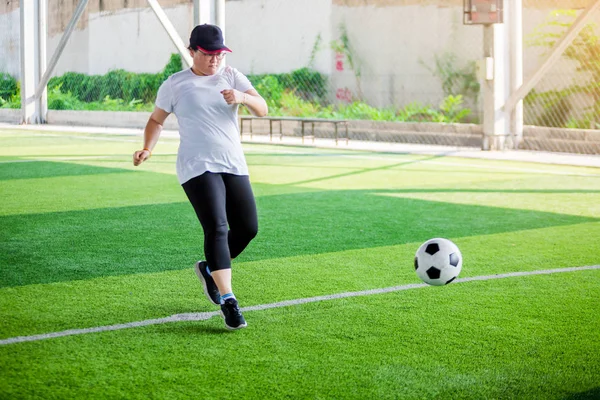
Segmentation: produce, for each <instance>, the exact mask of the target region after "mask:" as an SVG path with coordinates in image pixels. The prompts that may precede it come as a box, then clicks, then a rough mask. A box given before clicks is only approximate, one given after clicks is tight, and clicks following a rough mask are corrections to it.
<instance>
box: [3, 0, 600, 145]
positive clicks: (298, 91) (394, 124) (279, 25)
mask: <svg viewBox="0 0 600 400" xmlns="http://www.w3.org/2000/svg"><path fill="white" fill-rule="evenodd" d="M592 1H593V0H569V1H565V0H523V31H524V32H523V33H524V43H523V48H524V77H525V80H526V79H527V78H528V77H530V76H531V75H532V74H533V73H534V72H535V70H536V69H537V68H538V67H539V66H540V64H541V62H542V61H543V59H544V57H545V56H546V55H547V54H548V51H549V50H550V48H551V46H552V45H553V44H554V42H555V41H556V40H557V39H558V38H560V36H561V35H562V34H564V32H565V31H566V29H568V27H569V26H570V25H571V24H572V23H573V21H574V20H575V18H576V17H577V15H579V14H580V13H581V12H582V10H583V9H584V8H585V7H587V6H588V5H589V4H591V2H592ZM77 3H78V2H77V1H71V2H65V1H62V0H48V38H47V47H48V58H50V56H51V55H52V54H53V52H54V49H55V48H56V46H57V44H58V42H59V40H60V38H61V35H62V33H63V31H64V29H65V27H66V26H67V24H68V22H69V20H70V18H71V16H72V14H73V11H74V9H75V6H76V5H77ZM159 3H160V4H161V6H162V7H163V8H164V10H165V12H166V14H167V16H168V17H169V19H170V20H171V21H172V22H173V25H174V26H175V27H176V30H177V32H178V33H179V35H180V36H181V37H182V39H183V40H184V42H187V39H188V36H189V32H190V31H191V29H192V28H193V18H192V15H193V12H192V11H193V5H192V1H191V0H160V1H159ZM257 21H260V23H257ZM599 21H600V15H599V13H598V12H596V13H595V15H593V16H592V18H590V20H589V23H588V24H587V25H586V27H585V28H584V29H583V30H582V31H581V33H580V34H579V35H578V37H577V39H576V40H575V41H574V42H573V44H572V45H571V46H570V47H569V48H568V49H567V50H566V51H565V52H564V54H563V55H562V57H561V60H560V61H559V62H557V63H556V64H554V65H553V66H552V68H551V70H550V71H549V72H548V73H547V74H546V75H545V76H544V77H543V79H542V80H541V81H540V82H539V83H538V84H537V85H536V86H535V88H534V89H533V90H532V92H531V93H530V94H529V95H528V96H527V97H526V98H525V101H524V123H525V125H526V127H525V132H524V140H523V141H522V142H521V146H522V147H523V148H527V149H540V150H552V151H569V152H580V153H600V149H599V148H598V144H597V143H596V142H597V141H598V142H600V138H597V136H598V134H597V132H596V131H595V130H598V129H600V125H599V124H600V84H599V82H600V67H599V65H600V44H599V43H600V40H599V38H600V32H599V30H598V26H596V25H595V24H597V23H598V22H599ZM19 24H20V16H19V1H18V0H5V1H3V2H1V3H0V26H2V29H1V30H0V118H2V113H1V110H3V109H10V108H12V109H18V108H19V107H20V92H19V75H20V67H19V65H20V64H19V47H20V42H19V41H20V39H19V30H20V26H19ZM225 36H226V42H227V44H228V46H229V47H231V48H232V49H233V51H234V52H233V53H232V54H231V55H228V56H227V58H226V62H227V63H228V64H230V65H232V66H234V67H236V68H238V69H239V70H240V71H242V72H243V73H245V74H246V75H247V76H248V77H249V78H250V80H251V81H252V82H253V84H254V85H255V87H256V88H257V90H258V91H259V92H260V93H261V94H262V95H263V96H264V97H265V99H267V101H268V103H269V107H270V115H272V116H275V117H286V118H288V117H293V118H311V119H330V120H331V119H334V120H348V121H350V123H349V136H350V137H351V138H352V139H358V140H385V141H397V142H412V143H422V144H444V145H456V146H475V147H479V146H480V140H481V125H480V124H481V122H482V118H483V115H482V110H483V104H482V95H481V90H480V84H481V81H480V77H478V75H477V72H476V64H477V61H478V60H481V59H482V58H483V28H482V27H481V26H477V25H475V26H465V25H464V24H463V1H462V0H423V1H405V0H402V1H400V0H304V1H303V2H298V1H295V0H235V1H234V0H231V1H227V2H226V26H225ZM186 44H187V43H186ZM184 67H185V64H184V63H182V60H181V57H180V56H179V54H177V51H176V49H175V46H174V45H173V43H172V42H171V40H170V38H169V37H168V35H167V34H166V32H165V30H164V29H163V28H162V26H161V25H160V23H159V21H158V19H157V18H156V15H154V13H153V11H152V10H151V8H150V7H149V5H148V3H147V1H146V0H111V1H107V0H90V1H89V4H88V6H87V8H86V11H85V12H84V14H83V15H82V17H81V20H80V22H79V24H78V25H77V28H76V30H75V31H74V32H73V34H72V36H71V38H70V40H69V42H68V43H67V46H66V48H65V51H64V53H63V56H62V57H61V59H60V61H59V63H58V65H57V66H56V69H55V70H54V74H53V76H52V78H51V79H50V82H49V84H48V107H49V109H50V110H91V111H96V110H101V111H145V112H148V111H150V110H152V108H153V100H154V97H155V95H156V91H157V89H158V87H159V86H160V84H161V83H162V82H163V81H164V80H165V79H166V78H167V77H168V76H169V75H170V74H172V73H174V72H176V71H179V70H181V69H182V68H184ZM241 110H243V108H242V109H241ZM287 125H288V126H290V128H289V130H287V131H286V134H293V135H300V134H301V132H300V131H299V128H298V125H297V124H292V123H287ZM331 126H332V125H331V124H327V123H324V124H317V127H316V129H315V130H314V132H315V135H316V136H324V137H332V136H331V135H334V132H333V129H332V128H331ZM261 127H263V128H264V132H265V133H267V132H268V131H267V129H268V128H267V127H269V124H268V123H266V122H265V123H260V122H256V126H255V128H254V129H255V132H254V133H258V131H257V129H258V130H259V131H260V129H263V128H261Z"/></svg>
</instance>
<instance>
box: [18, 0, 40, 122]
mask: <svg viewBox="0 0 600 400" xmlns="http://www.w3.org/2000/svg"><path fill="white" fill-rule="evenodd" d="M20 14H21V15H20V18H21V32H20V35H21V37H20V39H21V40H20V42H21V43H20V44H21V48H20V53H21V123H23V124H28V123H30V122H32V119H33V118H34V116H35V104H34V101H33V100H34V99H35V97H34V96H33V95H34V93H35V81H36V76H35V72H36V70H35V65H36V63H35V51H34V49H35V35H34V32H35V8H34V3H33V0H21V4H20Z"/></svg>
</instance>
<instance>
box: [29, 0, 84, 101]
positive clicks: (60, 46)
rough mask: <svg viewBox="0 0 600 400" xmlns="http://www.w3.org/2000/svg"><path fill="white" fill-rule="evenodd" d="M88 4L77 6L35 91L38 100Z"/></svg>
mask: <svg viewBox="0 0 600 400" xmlns="http://www.w3.org/2000/svg"><path fill="white" fill-rule="evenodd" d="M27 1H31V0H25V2H27ZM87 3H88V0H80V1H79V4H77V8H75V11H74V13H73V16H72V17H71V20H70V21H69V24H68V25H67V28H66V29H65V32H64V33H63V35H62V37H61V38H60V42H59V43H58V46H57V47H56V50H55V51H54V54H53V55H52V58H51V59H50V62H49V63H48V67H47V69H46V71H45V72H44V75H43V76H42V78H41V79H40V83H39V84H38V87H37V89H36V90H35V98H36V99H37V98H39V97H40V96H41V95H42V92H44V91H45V90H46V85H47V84H48V81H49V80H50V75H52V72H53V71H54V67H56V64H57V63H58V60H59V59H60V56H61V55H62V52H63V50H64V49H65V46H66V45H67V41H68V40H69V38H70V37H71V33H73V31H74V30H75V26H76V25H77V22H78V21H79V18H81V15H82V14H83V11H84V10H85V7H86V6H87Z"/></svg>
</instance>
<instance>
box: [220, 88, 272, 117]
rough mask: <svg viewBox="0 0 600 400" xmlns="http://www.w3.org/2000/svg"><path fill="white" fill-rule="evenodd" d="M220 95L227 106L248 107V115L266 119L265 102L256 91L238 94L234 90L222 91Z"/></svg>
mask: <svg viewBox="0 0 600 400" xmlns="http://www.w3.org/2000/svg"><path fill="white" fill-rule="evenodd" d="M221 94H222V95H223V99H225V101H226V102H227V104H243V105H245V106H246V107H248V110H250V113H252V115H254V116H257V117H266V116H267V113H268V112H269V107H267V102H266V101H265V99H263V98H262V96H261V95H260V94H258V92H257V91H256V89H249V90H246V91H245V92H240V91H239V90H236V89H226V90H222V91H221Z"/></svg>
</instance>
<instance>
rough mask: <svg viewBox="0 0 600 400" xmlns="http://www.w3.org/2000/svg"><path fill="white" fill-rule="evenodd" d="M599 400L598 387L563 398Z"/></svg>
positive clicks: (599, 390)
mask: <svg viewBox="0 0 600 400" xmlns="http://www.w3.org/2000/svg"><path fill="white" fill-rule="evenodd" d="M598 399H600V387H597V388H594V389H590V390H587V391H585V392H580V393H573V394H571V395H569V396H567V397H565V398H564V400H598Z"/></svg>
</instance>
